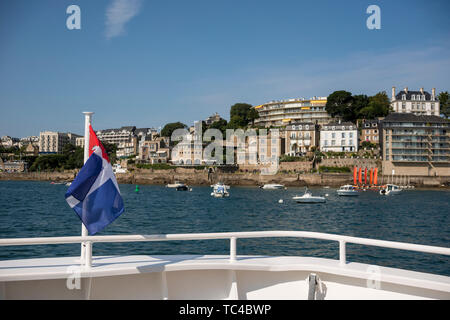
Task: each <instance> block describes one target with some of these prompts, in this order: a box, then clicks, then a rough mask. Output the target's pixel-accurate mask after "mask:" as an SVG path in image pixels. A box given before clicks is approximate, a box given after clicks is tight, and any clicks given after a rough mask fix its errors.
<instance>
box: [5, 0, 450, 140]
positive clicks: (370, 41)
mask: <svg viewBox="0 0 450 320" xmlns="http://www.w3.org/2000/svg"><path fill="white" fill-rule="evenodd" d="M124 3H125V4H124ZM124 3H122V2H121V0H95V1H87V0H86V1H77V0H71V1H66V0H58V1H56V0H36V1H25V0H4V1H1V2H0V112H1V113H0V135H11V136H15V137H23V136H28V135H38V134H39V132H40V131H43V130H58V131H70V132H75V133H82V132H83V121H84V119H83V116H82V114H81V112H82V111H94V112H95V115H94V119H93V123H94V128H95V129H105V128H114V127H120V126H123V125H135V126H137V127H159V126H163V125H164V124H166V123H168V122H175V121H182V122H184V123H186V124H189V125H191V124H192V122H193V121H194V120H199V119H205V118H206V117H207V116H209V115H211V114H213V113H214V112H219V113H220V114H221V115H222V116H224V117H225V118H227V119H228V118H229V108H230V106H231V105H232V104H234V103H236V102H247V103H250V104H253V105H256V104H260V103H263V102H266V101H269V100H274V99H288V98H296V97H306V98H307V97H312V96H327V95H329V94H330V93H331V92H333V91H335V90H341V89H345V90H348V91H350V92H352V93H354V94H358V93H364V94H368V95H371V94H375V93H376V92H379V91H387V93H388V94H389V95H390V90H391V87H392V86H396V87H397V88H399V89H401V88H403V87H405V86H407V87H409V88H411V89H418V88H420V87H424V88H425V89H426V90H428V91H430V90H431V88H432V87H436V89H437V91H438V92H440V91H446V90H450V77H449V74H450V55H449V53H450V41H449V40H450V19H449V18H448V14H449V12H450V10H449V9H450V2H449V1H447V0H442V1H438V0H432V1H419V0H417V1H400V0H397V1H376V0H371V1H361V0H346V1H335V0H330V1H325V0H315V1H299V0H297V1H283V0H280V1H273V0H272V1H262V0H239V1H234V0H227V1H224V0H221V1H218V0H207V1H203V0H192V1H184V0H183V1H170V0H169V1H145V0H141V1H139V0H133V1H126V2H124ZM70 4H77V5H79V6H80V8H81V30H68V29H67V28H66V19H67V17H68V16H69V15H68V14H67V13H66V8H67V7H68V6H69V5H70ZM371 4H376V5H378V6H379V7H380V8H381V30H369V29H367V27H366V19H367V18H368V17H369V15H368V14H366V8H367V7H368V6H369V5H371Z"/></svg>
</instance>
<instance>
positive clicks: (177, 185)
mask: <svg viewBox="0 0 450 320" xmlns="http://www.w3.org/2000/svg"><path fill="white" fill-rule="evenodd" d="M184 185H185V184H184V183H169V184H168V185H167V186H166V187H167V188H178V187H182V186H184Z"/></svg>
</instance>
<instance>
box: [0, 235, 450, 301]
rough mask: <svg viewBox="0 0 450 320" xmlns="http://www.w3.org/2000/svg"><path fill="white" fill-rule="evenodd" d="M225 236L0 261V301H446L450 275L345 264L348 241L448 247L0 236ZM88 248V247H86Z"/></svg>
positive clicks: (445, 251)
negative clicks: (309, 253)
mask: <svg viewBox="0 0 450 320" xmlns="http://www.w3.org/2000/svg"><path fill="white" fill-rule="evenodd" d="M268 237H277V238H279V237H289V238H312V239H321V240H329V241H336V242H338V243H339V255H338V256H339V260H333V259H325V258H314V257H300V256H279V257H268V256H238V255H237V254H236V252H237V251H238V248H237V243H238V242H237V239H244V238H254V239H256V238H268ZM207 239H211V240H213V239H229V241H230V254H229V255H189V256H188V255H161V256H148V255H141V256H124V255H121V256H91V255H90V253H89V254H88V253H87V255H86V257H87V260H86V262H85V263H84V264H80V260H79V257H59V258H41V259H23V260H5V261H0V299H186V300H191V299H205V300H207V299H242V300H246V299H260V300H264V299H351V300H354V299H357V300H361V299H370V300H376V299H450V277H446V276H441V275H433V274H428V273H420V272H414V271H408V270H402V269H395V268H387V267H381V266H375V265H367V264H362V263H356V262H349V261H347V259H346V244H347V243H354V244H360V245H369V246H378V247H385V248H391V249H401V250H411V251H418V252H425V253H433V254H442V255H447V256H448V255H450V249H449V248H443V247H435V246H427V245H417V244H409V243H400V242H392V241H384V240H374V239H366V238H356V237H349V236H341V235H333V234H325V233H316V232H306V231H256V232H224V233H199V234H161V235H110V236H85V237H50V238H23V239H0V246H17V245H42V244H57V243H59V244H70V243H72V244H73V243H80V242H82V241H89V242H92V243H100V242H103V243H110V242H136V241H138V242H141V241H171V240H172V241H179V240H207ZM86 252H87V251H86ZM392 257H395V256H392Z"/></svg>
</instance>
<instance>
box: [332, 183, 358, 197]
mask: <svg viewBox="0 0 450 320" xmlns="http://www.w3.org/2000/svg"><path fill="white" fill-rule="evenodd" d="M336 192H337V194H338V195H339V196H359V193H358V190H356V189H355V187H354V186H352V185H350V184H346V185H345V186H341V187H340V188H339V189H338V190H337V191H336Z"/></svg>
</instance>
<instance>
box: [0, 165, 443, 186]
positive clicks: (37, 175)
mask: <svg viewBox="0 0 450 320" xmlns="http://www.w3.org/2000/svg"><path fill="white" fill-rule="evenodd" d="M180 171H181V172H180ZM180 171H177V170H145V169H143V170H136V171H134V172H130V173H119V174H116V178H117V182H118V183H120V184H138V185H167V184H168V183H173V182H174V181H175V180H177V181H181V182H183V183H186V184H187V185H190V186H210V185H211V184H214V183H216V182H219V181H221V182H224V183H225V184H228V185H231V186H249V187H258V186H262V185H264V184H268V183H277V184H283V185H285V186H286V187H305V186H314V187H316V186H317V187H326V186H329V187H339V186H342V185H345V184H352V183H353V175H352V174H351V173H303V174H301V173H277V174H275V175H261V174H259V173H249V172H216V173H210V174H208V173H207V172H206V171H204V170H195V169H183V170H180ZM75 176H76V171H67V172H25V173H0V181H5V180H11V181H54V182H69V181H72V180H73V179H74V178H75ZM409 179H410V182H411V185H413V186H414V187H415V188H420V189H424V188H425V189H449V188H450V176H446V177H426V176H425V177H423V176H411V177H409ZM378 182H379V184H381V185H383V184H386V183H391V177H390V176H380V178H379V181H378ZM394 184H399V185H401V184H402V181H400V180H396V178H395V177H394Z"/></svg>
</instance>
